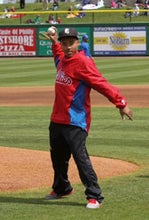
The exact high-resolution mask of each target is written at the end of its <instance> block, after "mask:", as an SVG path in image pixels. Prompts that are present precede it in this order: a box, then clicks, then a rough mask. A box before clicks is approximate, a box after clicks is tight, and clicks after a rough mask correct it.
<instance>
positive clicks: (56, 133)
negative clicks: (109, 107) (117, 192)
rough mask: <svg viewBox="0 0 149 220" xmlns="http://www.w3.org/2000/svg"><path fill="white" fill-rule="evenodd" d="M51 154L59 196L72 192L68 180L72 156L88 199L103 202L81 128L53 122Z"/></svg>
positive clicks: (85, 135) (51, 127)
mask: <svg viewBox="0 0 149 220" xmlns="http://www.w3.org/2000/svg"><path fill="white" fill-rule="evenodd" d="M49 130H50V132H49V137H50V147H51V148H50V153H51V160H52V164H53V169H54V182H53V186H52V188H53V189H54V191H55V192H56V193H58V194H62V195H63V194H67V193H68V192H70V191H71V190H72V186H71V184H70V182H69V180H68V175H67V172H68V166H69V159H70V157H71V154H72V155H73V158H74V160H75V163H76V165H77V168H78V171H79V176H80V179H81V181H82V183H83V184H84V186H85V187H86V190H85V194H86V196H87V199H89V198H94V199H96V200H97V201H99V202H101V201H102V200H103V197H102V195H101V189H100V186H99V184H98V181H97V176H96V173H95V171H94V169H93V167H92V164H91V161H90V158H89V155H88V152H87V149H86V137H87V133H86V132H85V131H84V130H82V129H81V128H79V127H75V126H70V125H61V124H56V123H53V122H51V123H50V126H49Z"/></svg>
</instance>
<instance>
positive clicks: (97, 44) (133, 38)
mask: <svg viewBox="0 0 149 220" xmlns="http://www.w3.org/2000/svg"><path fill="white" fill-rule="evenodd" d="M93 39H94V48H93V49H94V55H145V54H146V28H145V27H138V26H133V27H132V26H130V27H95V28H94V36H93Z"/></svg>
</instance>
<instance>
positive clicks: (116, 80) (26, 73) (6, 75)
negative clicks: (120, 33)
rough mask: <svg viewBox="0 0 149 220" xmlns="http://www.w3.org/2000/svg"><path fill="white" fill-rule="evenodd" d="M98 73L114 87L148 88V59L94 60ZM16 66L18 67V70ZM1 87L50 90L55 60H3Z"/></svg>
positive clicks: (0, 60) (0, 74)
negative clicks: (136, 86)
mask: <svg viewBox="0 0 149 220" xmlns="http://www.w3.org/2000/svg"><path fill="white" fill-rule="evenodd" d="M95 62H96V64H97V67H98V69H99V70H100V71H101V72H102V74H103V75H104V76H105V77H106V78H107V79H108V80H109V81H110V82H111V83H113V84H118V85H124V84H130V85H131V84H132V85H135V84H148V82H149V74H148V69H149V58H148V57H142V58H140V57H137V58H134V57H131V58H130V57H125V58H123V57H121V58H119V57H110V58H103V57H102V58H101V57H100V58H95ZM16 63H17V66H16ZM0 67H1V70H0V86H1V87H2V86H38V85H40V86H49V85H53V84H54V80H55V66H54V64H53V58H30V59H27V58H7V59H0Z"/></svg>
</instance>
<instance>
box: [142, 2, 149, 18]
mask: <svg viewBox="0 0 149 220" xmlns="http://www.w3.org/2000/svg"><path fill="white" fill-rule="evenodd" d="M144 9H147V11H145V12H144V14H143V15H146V16H149V4H145V6H144Z"/></svg>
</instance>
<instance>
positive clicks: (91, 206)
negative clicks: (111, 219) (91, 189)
mask: <svg viewBox="0 0 149 220" xmlns="http://www.w3.org/2000/svg"><path fill="white" fill-rule="evenodd" d="M101 206H102V203H99V202H98V201H97V200H96V199H89V200H88V204H87V205H86V208H88V209H98V208H100V207H101Z"/></svg>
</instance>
